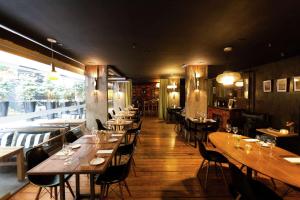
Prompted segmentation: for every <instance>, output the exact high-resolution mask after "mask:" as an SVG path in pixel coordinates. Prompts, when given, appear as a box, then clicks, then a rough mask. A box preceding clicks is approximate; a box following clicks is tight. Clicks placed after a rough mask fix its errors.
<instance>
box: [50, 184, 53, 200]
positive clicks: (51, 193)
mask: <svg viewBox="0 0 300 200" xmlns="http://www.w3.org/2000/svg"><path fill="white" fill-rule="evenodd" d="M52 189H53V188H52V187H51V188H50V198H51V199H52Z"/></svg>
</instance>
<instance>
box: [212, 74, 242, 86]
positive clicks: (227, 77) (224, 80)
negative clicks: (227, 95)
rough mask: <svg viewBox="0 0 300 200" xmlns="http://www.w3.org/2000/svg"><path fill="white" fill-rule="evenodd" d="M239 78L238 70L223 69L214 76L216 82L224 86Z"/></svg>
mask: <svg viewBox="0 0 300 200" xmlns="http://www.w3.org/2000/svg"><path fill="white" fill-rule="evenodd" d="M240 79H241V74H240V73H239V72H231V71H225V72H223V73H222V74H219V75H218V76H217V78H216V80H217V82H218V83H221V84H223V85H224V86H230V85H233V84H234V83H235V82H236V81H238V80H240Z"/></svg>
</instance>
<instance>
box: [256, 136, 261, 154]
mask: <svg viewBox="0 0 300 200" xmlns="http://www.w3.org/2000/svg"><path fill="white" fill-rule="evenodd" d="M255 139H257V147H258V154H261V151H260V148H261V144H260V142H261V137H260V135H256V136H255Z"/></svg>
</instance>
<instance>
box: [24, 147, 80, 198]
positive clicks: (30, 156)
mask: <svg viewBox="0 0 300 200" xmlns="http://www.w3.org/2000/svg"><path fill="white" fill-rule="evenodd" d="M48 158H49V155H48V153H47V152H46V151H45V150H44V149H43V147H35V148H32V149H30V150H29V151H27V152H26V161H27V169H28V170H30V169H32V168H33V167H35V166H37V165H38V164H40V163H41V162H43V161H44V160H46V159H48ZM71 176H72V174H66V175H65V182H66V185H67V187H68V189H69V190H70V192H71V194H72V196H73V197H75V195H74V192H73V190H72V188H71V186H70V184H69V182H68V180H69V179H70V178H71ZM28 180H29V181H30V182H31V183H33V184H34V185H37V186H39V190H38V193H37V195H36V197H35V199H39V195H40V193H41V191H42V188H47V187H50V189H51V192H50V196H51V198H52V188H54V193H55V199H57V187H58V186H59V176H58V175H28ZM46 191H47V192H49V191H48V190H47V189H46Z"/></svg>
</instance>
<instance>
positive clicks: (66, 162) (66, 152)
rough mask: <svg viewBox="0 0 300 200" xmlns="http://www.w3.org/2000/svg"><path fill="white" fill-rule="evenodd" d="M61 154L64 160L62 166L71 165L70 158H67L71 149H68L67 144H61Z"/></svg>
mask: <svg viewBox="0 0 300 200" xmlns="http://www.w3.org/2000/svg"><path fill="white" fill-rule="evenodd" d="M62 153H63V155H64V159H65V162H64V165H70V164H71V158H70V157H69V156H70V153H71V149H70V147H69V145H68V144H67V143H64V144H63V148H62Z"/></svg>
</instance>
